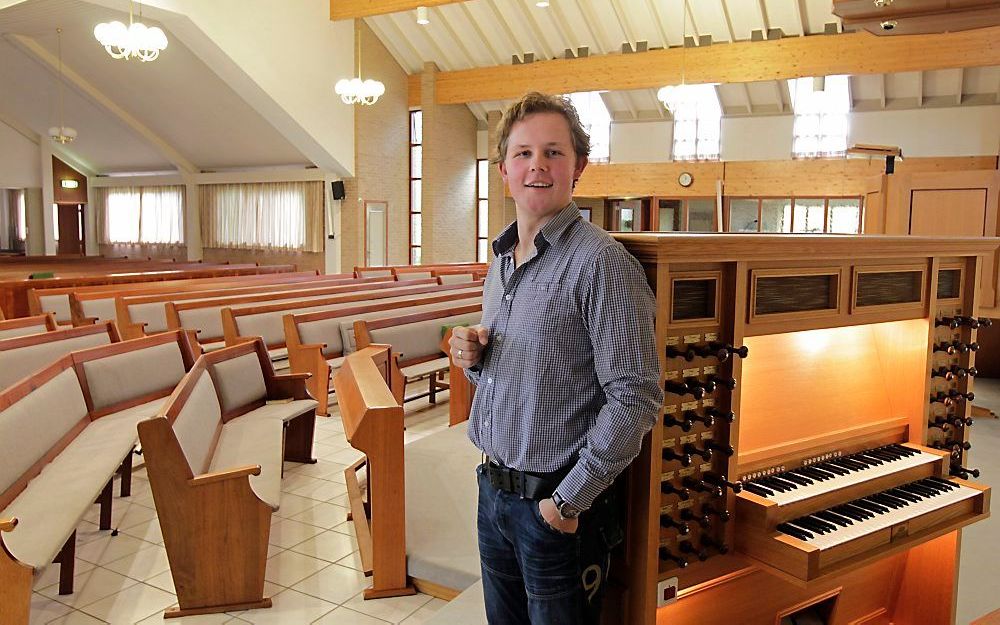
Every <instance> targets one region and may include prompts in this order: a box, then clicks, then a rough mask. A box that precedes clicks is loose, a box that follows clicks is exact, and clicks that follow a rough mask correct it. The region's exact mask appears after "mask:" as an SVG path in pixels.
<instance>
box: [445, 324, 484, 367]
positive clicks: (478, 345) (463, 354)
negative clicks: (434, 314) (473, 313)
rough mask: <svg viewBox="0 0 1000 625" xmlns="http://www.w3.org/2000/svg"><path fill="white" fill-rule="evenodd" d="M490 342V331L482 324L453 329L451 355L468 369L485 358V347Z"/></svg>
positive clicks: (457, 362)
mask: <svg viewBox="0 0 1000 625" xmlns="http://www.w3.org/2000/svg"><path fill="white" fill-rule="evenodd" d="M489 342H490V331H489V329H487V328H484V327H483V326H481V325H474V326H469V327H461V326H459V327H457V328H452V330H451V341H450V344H451V357H452V360H454V361H455V364H456V365H458V366H459V367H461V368H463V369H468V368H469V367H473V366H475V365H476V364H478V363H479V362H480V361H481V360H482V359H483V349H484V348H485V347H486V345H487V344H488V343H489Z"/></svg>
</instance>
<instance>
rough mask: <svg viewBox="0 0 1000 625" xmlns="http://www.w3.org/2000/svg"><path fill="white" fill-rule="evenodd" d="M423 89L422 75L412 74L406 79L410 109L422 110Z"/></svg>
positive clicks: (407, 102)
mask: <svg viewBox="0 0 1000 625" xmlns="http://www.w3.org/2000/svg"><path fill="white" fill-rule="evenodd" d="M421 88H422V85H421V83H420V74H410V75H409V76H407V77H406V105H407V106H409V107H410V108H420V102H421V100H420V98H421V97H422V96H421V92H420V90H421Z"/></svg>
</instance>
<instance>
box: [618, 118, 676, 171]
mask: <svg viewBox="0 0 1000 625" xmlns="http://www.w3.org/2000/svg"><path fill="white" fill-rule="evenodd" d="M673 140H674V125H673V122H671V121H650V122H617V123H612V124H611V162H612V163H662V162H665V161H669V160H670V152H671V150H672V149H673V145H672V142H673Z"/></svg>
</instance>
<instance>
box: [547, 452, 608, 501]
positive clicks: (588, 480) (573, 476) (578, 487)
mask: <svg viewBox="0 0 1000 625" xmlns="http://www.w3.org/2000/svg"><path fill="white" fill-rule="evenodd" d="M608 486H610V484H605V483H604V482H603V481H602V480H600V479H598V478H596V477H594V476H592V475H590V474H589V473H587V469H586V468H585V467H584V465H583V464H582V463H580V462H577V463H576V465H575V466H574V467H573V468H572V469H570V472H569V473H568V474H567V475H566V477H564V478H563V480H562V482H560V483H559V486H558V487H556V492H557V493H559V496H560V497H562V498H563V500H565V501H567V502H568V503H569V504H570V505H571V506H573V507H574V508H577V509H579V510H580V511H581V512H583V511H584V510H589V509H590V507H591V506H592V505H594V500H595V499H597V498H598V497H600V496H601V493H603V492H604V491H605V490H607V488H608Z"/></svg>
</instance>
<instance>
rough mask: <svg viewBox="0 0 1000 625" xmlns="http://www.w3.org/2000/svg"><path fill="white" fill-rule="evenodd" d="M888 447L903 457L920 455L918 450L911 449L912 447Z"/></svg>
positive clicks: (896, 445)
mask: <svg viewBox="0 0 1000 625" xmlns="http://www.w3.org/2000/svg"><path fill="white" fill-rule="evenodd" d="M890 447H892V448H893V449H895V450H896V451H897V452H899V453H901V454H903V455H904V456H916V455H918V454H920V452H919V451H918V450H916V449H913V448H912V447H906V446H904V445H900V444H898V443H897V444H895V445H890Z"/></svg>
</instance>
